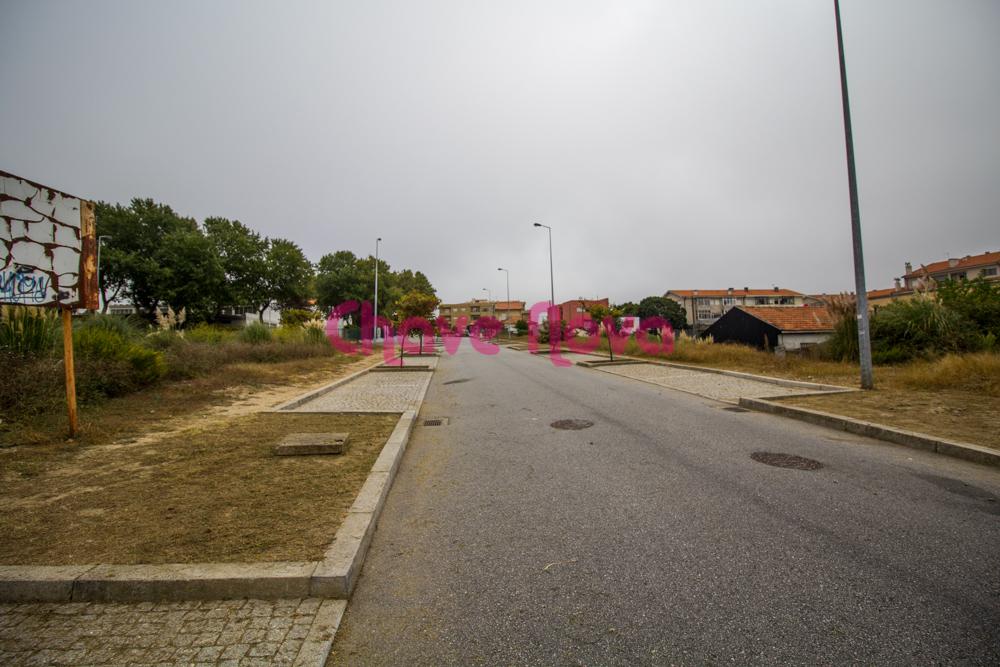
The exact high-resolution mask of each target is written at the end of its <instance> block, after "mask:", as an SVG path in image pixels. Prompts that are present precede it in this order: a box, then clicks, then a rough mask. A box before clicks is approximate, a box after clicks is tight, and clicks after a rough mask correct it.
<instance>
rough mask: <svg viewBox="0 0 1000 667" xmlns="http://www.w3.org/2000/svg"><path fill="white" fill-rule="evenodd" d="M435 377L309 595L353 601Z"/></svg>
mask: <svg viewBox="0 0 1000 667" xmlns="http://www.w3.org/2000/svg"><path fill="white" fill-rule="evenodd" d="M430 381H431V376H430V375H428V377H427V382H425V383H424V386H423V388H422V389H421V390H420V395H419V396H418V397H417V398H416V400H415V401H414V403H413V405H412V406H411V409H409V410H407V411H406V412H404V413H403V415H402V417H400V418H399V422H398V423H397V424H396V428H395V429H394V430H393V432H392V435H390V436H389V440H388V441H387V442H386V443H385V446H384V447H382V452H381V453H380V454H379V457H378V458H377V459H376V460H375V465H373V466H372V469H371V472H369V473H368V479H366V480H365V483H364V485H363V486H362V487H361V491H360V492H359V493H358V497H357V498H355V500H354V504H353V505H352V506H351V509H350V510H349V511H348V513H347V518H346V519H344V522H343V523H341V524H340V528H339V529H338V530H337V535H336V537H334V540H333V544H331V545H330V548H329V549H327V552H326V554H325V556H324V558H323V560H322V561H321V562H320V563H319V565H318V566H317V567H316V571H315V572H314V573H313V576H312V581H311V583H310V586H309V594H310V595H312V596H318V597H333V598H349V597H350V596H351V593H352V592H353V591H354V586H355V584H356V583H357V578H358V575H359V574H360V572H361V566H362V564H363V563H364V560H365V556H366V555H367V553H368V547H369V546H370V545H371V540H372V535H373V534H374V533H375V526H376V525H377V524H378V519H379V516H380V515H381V514H382V508H383V507H384V505H385V499H386V497H387V496H388V495H389V489H390V488H392V482H393V480H394V479H395V478H396V472H397V471H398V470H399V464H400V461H402V460H403V454H404V452H406V445H407V444H408V443H409V441H410V434H411V433H412V432H413V425H414V423H415V422H416V420H417V415H418V413H419V411H420V405H421V404H422V403H423V401H424V396H426V395H427V389H428V388H429V387H430Z"/></svg>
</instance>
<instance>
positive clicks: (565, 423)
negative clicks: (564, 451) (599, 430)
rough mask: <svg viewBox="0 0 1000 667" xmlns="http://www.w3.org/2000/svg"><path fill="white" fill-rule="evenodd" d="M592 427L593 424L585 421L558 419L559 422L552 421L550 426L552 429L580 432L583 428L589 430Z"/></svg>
mask: <svg viewBox="0 0 1000 667" xmlns="http://www.w3.org/2000/svg"><path fill="white" fill-rule="evenodd" d="M593 425H594V422H589V421H587V420H586V419H560V420H559V421H554V422H552V423H551V424H550V426H551V427H552V428H558V429H562V430H564V431H582V430H583V429H585V428H590V427H591V426H593Z"/></svg>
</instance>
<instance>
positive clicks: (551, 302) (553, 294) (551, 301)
mask: <svg viewBox="0 0 1000 667" xmlns="http://www.w3.org/2000/svg"><path fill="white" fill-rule="evenodd" d="M535 227H544V228H545V229H547V230H549V305H550V306H555V305H556V287H555V278H554V275H555V273H554V271H553V270H552V228H551V227H549V226H548V225H543V224H542V223H540V222H536V223H535Z"/></svg>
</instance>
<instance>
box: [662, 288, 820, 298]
mask: <svg viewBox="0 0 1000 667" xmlns="http://www.w3.org/2000/svg"><path fill="white" fill-rule="evenodd" d="M667 294H676V295H677V296H684V297H692V296H805V295H804V294H802V293H801V292H796V291H795V290H790V289H773V288H772V289H746V290H743V289H734V290H733V293H732V294H730V293H729V290H727V289H694V290H691V289H672V290H670V291H669V292H667Z"/></svg>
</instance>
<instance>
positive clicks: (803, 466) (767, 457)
mask: <svg viewBox="0 0 1000 667" xmlns="http://www.w3.org/2000/svg"><path fill="white" fill-rule="evenodd" d="M750 458H752V459H753V460H754V461H756V462H757V463H763V464H765V465H769V466H774V467H776V468H792V469H793V470H819V469H820V468H822V467H823V464H822V463H820V462H819V461H814V460H813V459H807V458H805V457H803V456H795V455H794V454H779V453H777V452H754V453H753V454H751V455H750Z"/></svg>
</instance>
